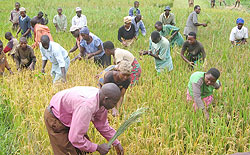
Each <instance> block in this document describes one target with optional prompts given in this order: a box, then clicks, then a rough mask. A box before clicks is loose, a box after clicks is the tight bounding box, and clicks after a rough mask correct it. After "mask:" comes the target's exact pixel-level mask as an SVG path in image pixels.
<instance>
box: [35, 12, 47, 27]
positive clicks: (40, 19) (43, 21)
mask: <svg viewBox="0 0 250 155" xmlns="http://www.w3.org/2000/svg"><path fill="white" fill-rule="evenodd" d="M32 19H35V20H36V21H37V23H38V24H42V25H47V24H48V22H49V20H48V18H47V14H45V18H43V12H42V11H40V12H38V14H37V16H35V17H33V18H32Z"/></svg>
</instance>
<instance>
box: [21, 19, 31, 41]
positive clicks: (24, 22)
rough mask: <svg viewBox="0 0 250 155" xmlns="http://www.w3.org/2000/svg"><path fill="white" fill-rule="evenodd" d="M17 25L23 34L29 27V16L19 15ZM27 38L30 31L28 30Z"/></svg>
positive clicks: (29, 35)
mask: <svg viewBox="0 0 250 155" xmlns="http://www.w3.org/2000/svg"><path fill="white" fill-rule="evenodd" d="M19 26H20V28H21V30H22V32H21V34H22V35H23V34H24V33H25V32H26V31H27V30H28V29H31V25H30V17H29V16H27V15H26V16H25V17H24V18H22V16H19ZM26 37H27V38H29V37H31V32H29V33H28V34H27V36H26Z"/></svg>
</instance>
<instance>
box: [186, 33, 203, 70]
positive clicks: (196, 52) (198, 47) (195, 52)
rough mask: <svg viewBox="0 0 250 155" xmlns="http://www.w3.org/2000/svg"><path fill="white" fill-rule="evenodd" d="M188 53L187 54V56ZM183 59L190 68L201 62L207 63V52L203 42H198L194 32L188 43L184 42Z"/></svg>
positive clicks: (189, 35)
mask: <svg viewBox="0 0 250 155" xmlns="http://www.w3.org/2000/svg"><path fill="white" fill-rule="evenodd" d="M186 51H187V54H186V56H185V52H186ZM181 57H182V59H183V60H184V61H185V62H187V63H188V64H189V65H190V66H193V65H197V64H198V63H199V62H200V61H201V60H203V62H204V61H205V58H206V52H205V50H204V47H203V45H202V44H201V42H199V41H198V40H196V34H195V33H194V32H190V33H189V34H188V37H187V41H185V42H184V44H183V46H182V49H181Z"/></svg>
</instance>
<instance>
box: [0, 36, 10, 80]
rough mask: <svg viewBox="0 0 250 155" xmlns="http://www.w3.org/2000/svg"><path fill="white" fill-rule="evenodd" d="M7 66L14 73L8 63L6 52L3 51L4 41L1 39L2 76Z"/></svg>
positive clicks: (0, 66)
mask: <svg viewBox="0 0 250 155" xmlns="http://www.w3.org/2000/svg"><path fill="white" fill-rule="evenodd" d="M5 68H6V69H7V70H9V72H10V74H13V72H12V71H11V68H10V66H9V64H8V61H7V58H6V56H5V53H4V52H3V42H2V41H1V40H0V76H2V75H3V74H4V70H5Z"/></svg>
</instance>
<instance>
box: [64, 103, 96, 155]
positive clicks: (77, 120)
mask: <svg viewBox="0 0 250 155" xmlns="http://www.w3.org/2000/svg"><path fill="white" fill-rule="evenodd" d="M91 117H92V113H91V112H90V110H89V109H87V108H86V107H83V106H82V107H79V108H78V109H76V110H75V112H74V113H73V116H72V122H71V126H70V130H69V136H68V138H69V141H70V142H71V143H72V145H73V146H74V147H76V148H78V149H80V150H83V151H86V152H95V151H96V149H97V146H98V145H97V144H95V143H92V142H90V141H89V140H88V139H87V138H86V137H85V136H84V135H86V133H87V131H88V128H89V123H90V121H91Z"/></svg>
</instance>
